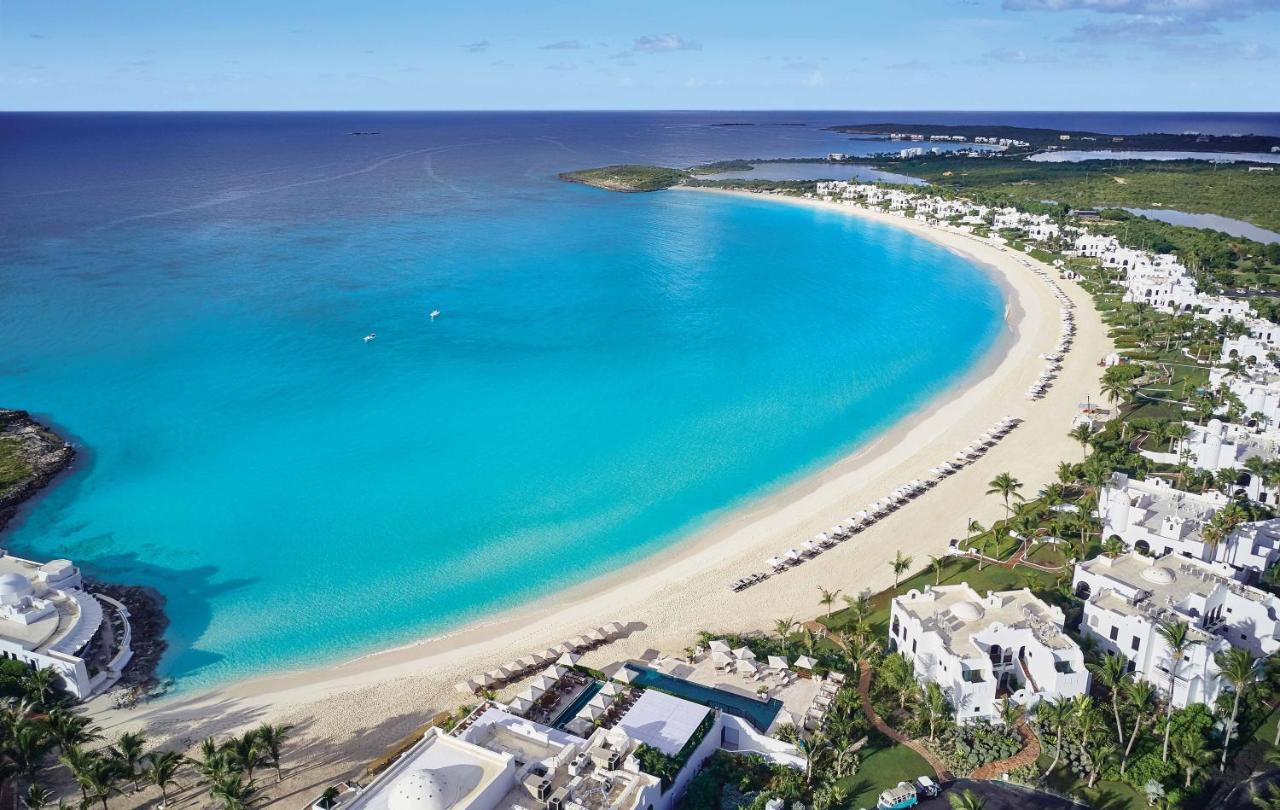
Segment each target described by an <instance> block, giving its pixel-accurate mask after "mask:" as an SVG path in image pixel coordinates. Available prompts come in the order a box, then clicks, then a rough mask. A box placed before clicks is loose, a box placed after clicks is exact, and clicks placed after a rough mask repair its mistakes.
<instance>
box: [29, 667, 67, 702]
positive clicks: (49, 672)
mask: <svg viewBox="0 0 1280 810" xmlns="http://www.w3.org/2000/svg"><path fill="white" fill-rule="evenodd" d="M21 686H22V691H23V693H24V694H25V695H26V696H27V697H28V698H30V699H31V700H32V701H33V702H34V703H35V704H36V705H37V706H41V707H48V706H49V704H50V703H51V702H52V701H53V699H54V698H56V697H58V696H60V695H61V693H62V676H61V675H59V674H58V673H57V672H56V671H54V669H53V667H44V668H41V669H33V670H30V671H28V672H27V674H26V675H24V676H23V677H22V684H21Z"/></svg>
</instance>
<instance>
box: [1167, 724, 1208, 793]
mask: <svg viewBox="0 0 1280 810" xmlns="http://www.w3.org/2000/svg"><path fill="white" fill-rule="evenodd" d="M1213 759H1214V757H1213V752H1212V751H1209V750H1207V749H1206V748H1205V747H1204V738H1203V737H1201V736H1200V735H1199V734H1179V735H1178V736H1177V737H1175V738H1174V739H1173V761H1174V762H1176V763H1178V767H1179V768H1181V769H1182V773H1183V775H1184V776H1185V777H1186V780H1185V782H1184V783H1183V787H1188V788H1189V787H1191V780H1192V779H1194V778H1196V777H1199V776H1204V775H1205V774H1207V773H1208V772H1209V768H1210V767H1212V765H1213Z"/></svg>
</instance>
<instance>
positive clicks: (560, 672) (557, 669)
mask: <svg viewBox="0 0 1280 810" xmlns="http://www.w3.org/2000/svg"><path fill="white" fill-rule="evenodd" d="M568 671H569V668H568V667H563V666H560V665H559V664H552V665H551V666H549V667H547V668H546V669H544V670H542V674H543V675H545V676H546V677H548V678H552V679H554V680H557V681H558V680H560V679H561V678H563V677H564V675H565V673H566V672H568Z"/></svg>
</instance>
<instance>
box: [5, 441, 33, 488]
mask: <svg viewBox="0 0 1280 810" xmlns="http://www.w3.org/2000/svg"><path fill="white" fill-rule="evenodd" d="M18 450H19V447H18V440H17V439H12V438H6V439H0V492H3V491H5V490H6V489H8V488H9V487H11V486H13V485H14V484H16V483H18V482H19V481H21V480H23V479H24V478H26V477H27V476H28V475H30V474H31V465H29V464H27V462H26V461H23V459H22V457H21V456H20V455H19V454H18Z"/></svg>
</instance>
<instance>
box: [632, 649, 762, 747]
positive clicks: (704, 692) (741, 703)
mask: <svg viewBox="0 0 1280 810" xmlns="http://www.w3.org/2000/svg"><path fill="white" fill-rule="evenodd" d="M626 666H627V669H629V670H631V671H633V672H635V673H636V677H635V680H633V681H632V684H633V685H635V686H643V687H645V688H647V689H657V690H658V691H659V692H666V693H667V694H670V695H675V696H676V697H679V698H684V699H685V700H691V701H693V702H694V703H701V704H702V705H703V706H710V707H711V708H713V709H719V710H721V711H723V712H727V713H729V714H732V715H734V716H735V717H741V718H743V719H744V720H746V721H747V722H749V723H751V725H753V726H755V727H756V729H757V730H759V731H761V732H766V731H768V730H769V726H770V725H772V724H773V719H774V718H775V717H777V716H778V712H779V711H781V709H782V701H780V700H778V699H777V698H769V701H768V702H763V701H759V700H756V699H755V698H752V697H749V696H747V695H739V694H735V693H733V692H726V691H725V690H723V689H716V688H715V687H711V686H703V685H702V684H700V683H694V682H693V681H686V680H684V679H683V678H674V677H672V676H670V675H667V674H665V673H662V672H657V671H655V670H652V669H645V668H644V667H638V666H634V665H632V664H627V665H626Z"/></svg>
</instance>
